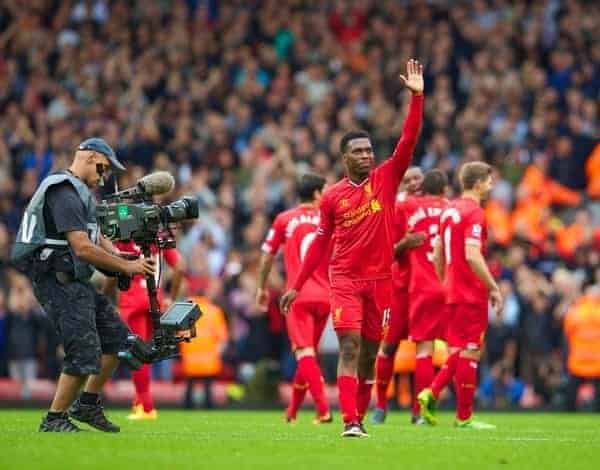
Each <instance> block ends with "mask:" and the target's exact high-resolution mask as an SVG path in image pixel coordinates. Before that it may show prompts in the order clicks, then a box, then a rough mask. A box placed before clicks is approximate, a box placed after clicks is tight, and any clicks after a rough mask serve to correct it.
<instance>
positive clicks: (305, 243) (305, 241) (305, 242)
mask: <svg viewBox="0 0 600 470" xmlns="http://www.w3.org/2000/svg"><path fill="white" fill-rule="evenodd" d="M316 236H317V233H316V232H311V233H307V234H306V235H304V238H302V241H301V242H300V261H304V257H305V256H306V252H307V251H308V247H309V246H310V244H311V243H312V242H313V240H314V239H315V237H316Z"/></svg>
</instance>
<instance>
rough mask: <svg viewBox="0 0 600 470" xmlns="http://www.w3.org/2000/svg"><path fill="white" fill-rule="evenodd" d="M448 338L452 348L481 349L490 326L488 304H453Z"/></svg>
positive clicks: (450, 307)
mask: <svg viewBox="0 0 600 470" xmlns="http://www.w3.org/2000/svg"><path fill="white" fill-rule="evenodd" d="M448 308H449V318H450V320H449V322H448V330H447V332H446V338H447V341H448V345H449V346H450V347H451V348H461V349H480V348H481V345H482V344H483V339H484V337H485V331H486V330H487V326H488V306H487V304H451V305H448Z"/></svg>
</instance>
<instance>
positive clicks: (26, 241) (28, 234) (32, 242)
mask: <svg viewBox="0 0 600 470" xmlns="http://www.w3.org/2000/svg"><path fill="white" fill-rule="evenodd" d="M64 181H69V182H70V183H71V184H72V185H73V187H74V188H75V190H76V191H77V194H79V197H80V198H81V200H82V202H83V205H84V207H85V214H86V221H87V231H88V235H89V237H90V240H91V241H92V242H93V243H97V242H98V223H97V222H96V200H95V198H94V195H93V194H92V193H91V192H90V190H89V188H88V187H87V186H86V184H85V183H84V182H83V181H81V180H80V179H79V178H77V177H76V176H73V175H72V174H70V173H67V172H58V173H54V174H51V175H49V176H47V177H46V178H44V180H43V181H42V183H41V184H40V187H39V188H38V189H37V190H36V192H35V194H34V195H33V197H32V198H31V201H29V204H28V205H27V208H26V209H25V213H24V214H23V220H22V221H21V226H20V227H19V233H18V234H17V238H16V240H15V244H14V245H13V247H12V251H11V261H12V262H13V264H14V265H15V266H16V267H17V268H19V269H21V270H30V269H32V268H34V269H35V267H34V263H38V262H44V261H46V260H49V259H51V256H52V253H53V252H54V251H62V252H63V253H65V252H67V251H68V252H69V254H70V256H71V260H72V265H73V270H74V272H73V274H74V276H75V279H79V280H82V281H85V280H88V279H89V278H90V277H91V276H92V273H93V272H94V267H93V266H92V265H91V264H89V263H85V262H83V261H81V260H80V259H79V258H77V256H75V253H73V250H72V249H71V247H70V246H69V242H68V241H67V240H66V238H64V237H63V238H49V237H48V235H47V233H46V222H45V220H44V204H45V202H46V191H48V188H50V187H51V186H55V185H57V184H60V183H63V182H64ZM44 249H47V250H44ZM50 269H51V270H55V269H52V268H50Z"/></svg>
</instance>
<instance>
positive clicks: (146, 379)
mask: <svg viewBox="0 0 600 470" xmlns="http://www.w3.org/2000/svg"><path fill="white" fill-rule="evenodd" d="M132 375H133V385H134V386H135V394H136V401H137V402H138V403H141V404H142V406H143V407H144V411H145V412H148V411H152V410H153V409H154V401H153V400H152V393H151V392H150V365H149V364H144V365H143V366H142V368H141V369H140V370H136V371H134V372H133V374H132Z"/></svg>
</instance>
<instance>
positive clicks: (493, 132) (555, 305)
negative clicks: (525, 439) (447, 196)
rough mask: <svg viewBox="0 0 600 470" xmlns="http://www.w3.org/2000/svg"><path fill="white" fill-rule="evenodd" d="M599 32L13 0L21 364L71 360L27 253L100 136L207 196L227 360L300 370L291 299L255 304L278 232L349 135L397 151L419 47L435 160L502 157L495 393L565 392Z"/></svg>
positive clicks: (509, 23)
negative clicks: (408, 68) (271, 233)
mask: <svg viewBox="0 0 600 470" xmlns="http://www.w3.org/2000/svg"><path fill="white" fill-rule="evenodd" d="M450 5H451V6H452V7H451V8H450ZM598 30H600V4H598V2H594V1H583V0H569V1H562V2H561V1H558V0H547V1H538V2H530V1H524V0H516V1H510V0H487V1H486V0H475V1H473V2H460V1H459V2H450V1H443V0H440V1H433V0H432V1H416V0H415V1H406V2H397V1H392V0H385V1H368V0H362V1H351V0H348V1H319V0H306V1H300V0H297V1H296V0H276V1H275V0H265V1H258V0H255V1H241V0H240V1H218V0H206V1H202V0H187V1H184V0H163V1H158V0H157V1H141V0H140V1H131V2H130V1H125V0H83V1H77V0H74V1H53V0H31V1H29V2H26V4H23V2H20V1H18V0H5V1H3V2H2V4H1V5H0V376H7V375H9V374H10V375H11V376H13V377H19V376H23V377H26V376H27V377H31V376H40V377H55V376H56V375H57V373H58V371H59V367H60V355H59V349H58V348H57V344H56V339H55V337H54V335H53V333H52V328H51V327H50V326H49V324H48V321H47V320H46V319H45V317H44V314H43V312H41V311H40V310H39V308H38V307H36V304H35V299H34V298H33V295H32V293H31V287H30V286H29V285H28V282H27V281H26V280H25V278H23V277H22V276H20V275H19V274H17V273H16V272H15V271H14V270H12V269H11V268H10V266H9V264H8V253H9V249H10V244H11V242H12V240H13V238H14V235H15V233H16V230H17V228H18V224H19V222H20V217H21V215H22V213H23V209H24V206H25V204H26V203H27V201H28V199H29V197H30V196H31V195H32V194H33V192H34V190H35V188H36V186H37V184H38V182H39V181H40V180H41V179H43V178H44V177H45V176H46V175H47V174H48V172H49V171H51V169H52V168H60V167H64V166H65V165H66V162H67V161H68V160H69V157H70V156H71V155H72V153H73V151H74V149H75V147H76V145H77V144H78V143H79V142H80V141H81V139H82V138H83V137H85V136H92V135H99V136H103V137H104V138H106V140H107V141H109V142H110V143H111V145H113V146H114V147H115V149H116V150H117V153H118V155H119V158H120V159H121V161H124V162H125V163H126V165H127V167H128V172H127V173H126V174H125V175H124V176H123V177H122V178H121V181H120V186H121V187H127V186H131V185H132V184H133V183H134V182H135V181H136V179H137V178H138V177H140V176H142V175H144V174H146V173H148V172H149V171H151V170H154V169H162V170H168V171H170V172H172V173H173V174H174V175H175V176H176V179H177V192H176V194H174V195H173V197H175V196H178V195H181V194H195V195H196V196H198V197H199V199H200V201H201V205H202V211H201V216H200V218H199V220H198V221H197V222H196V223H194V224H193V225H187V226H185V227H184V228H183V229H182V230H181V231H180V233H179V234H178V235H179V249H180V251H181V252H182V253H183V254H184V256H185V258H186V260H187V262H188V272H187V275H186V277H187V289H188V294H189V295H190V296H192V295H203V296H205V297H207V298H208V299H210V301H211V302H212V303H214V304H217V305H219V306H221V307H222V310H223V311H224V312H225V315H226V320H227V329H228V331H229V334H228V342H227V345H226V346H225V347H224V348H223V351H222V357H223V360H224V364H225V367H224V370H223V372H222V375H223V376H225V377H228V378H230V379H232V378H235V379H239V380H245V379H246V378H247V376H248V374H247V373H246V371H248V370H252V367H250V368H249V367H248V366H249V365H256V364H257V363H259V362H260V361H263V360H265V359H274V360H276V361H279V362H280V363H281V364H282V371H283V375H284V377H287V378H289V377H290V376H291V371H290V369H291V368H292V367H293V359H292V358H291V355H290V353H289V347H288V345H287V342H286V339H285V331H284V322H283V321H282V317H281V314H280V313H279V311H278V307H277V304H276V298H277V295H272V296H271V298H272V302H271V306H270V308H269V309H268V311H267V312H263V311H260V309H259V308H258V307H257V306H256V305H255V303H254V293H255V288H256V269H257V263H258V259H259V256H260V245H261V242H262V240H263V238H264V236H265V234H266V231H267V229H268V226H269V223H270V221H271V220H272V219H273V217H274V216H275V215H276V214H277V213H278V212H280V211H281V210H283V209H285V208H288V207H290V206H291V205H292V204H293V203H294V201H295V195H294V181H295V177H296V175H297V174H299V173H300V172H302V171H306V170H312V171H314V172H317V173H319V174H322V175H325V176H326V177H327V179H328V181H330V182H333V181H335V180H336V179H337V178H338V177H339V175H340V174H341V173H342V166H341V161H340V158H339V154H338V145H339V139H340V136H341V134H343V133H344V132H345V131H348V130H350V129H354V128H364V129H367V130H368V131H370V132H371V135H372V138H373V143H374V145H375V149H376V155H377V156H378V157H379V158H384V157H385V156H387V155H388V154H389V152H390V151H391V149H392V146H393V145H394V143H395V141H396V139H397V137H398V133H399V131H400V126H401V123H402V121H403V117H404V116H403V110H404V109H405V108H406V103H407V98H408V96H407V93H406V92H405V91H403V90H402V89H401V87H400V84H399V83H400V82H399V80H398V75H399V74H400V73H401V70H402V67H403V64H404V63H405V62H406V60H407V59H408V58H409V57H418V58H419V60H420V61H421V62H422V63H424V64H425V73H426V77H425V84H426V91H425V93H426V96H427V98H426V110H425V123H424V126H423V131H422V134H421V137H420V140H419V144H418V146H417V149H416V151H415V154H414V164H416V165H419V166H421V167H422V168H423V169H424V170H426V169H430V168H434V167H437V168H440V169H443V170H445V171H446V172H447V173H448V175H449V177H450V180H451V181H453V182H455V173H456V170H457V168H458V167H459V166H460V164H461V163H463V162H466V161H473V160H484V161H487V162H488V163H491V164H493V165H494V167H495V169H496V175H495V178H496V186H495V189H494V192H493V196H492V199H491V200H490V201H489V202H488V203H487V205H486V215H487V216H488V221H489V225H490V229H491V242H492V243H491V248H490V250H489V259H490V262H491V265H492V267H493V269H494V273H495V275H496V276H497V277H498V278H499V279H501V286H502V290H503V291H504V294H505V298H506V308H505V312H504V315H503V316H502V317H501V318H497V319H496V318H494V319H493V320H492V321H491V324H490V328H489V332H488V340H487V351H486V359H485V361H484V365H485V367H484V371H483V378H482V386H481V390H480V398H481V399H482V400H483V401H484V402H486V403H487V404H488V405H490V406H503V405H508V404H510V405H517V404H521V405H523V406H538V405H558V404H560V403H559V402H560V401H561V397H562V398H564V395H565V393H566V389H567V382H568V380H567V377H568V375H569V374H568V371H567V368H566V364H567V351H568V350H567V347H566V346H567V336H568V335H565V330H564V328H563V323H564V319H565V317H566V316H567V315H568V314H572V313H573V312H574V311H577V310H578V309H583V308H587V309H589V311H590V312H591V315H592V316H593V315H595V316H598V315H600V144H599V143H598V136H599V126H598V124H599V120H598V112H599V109H598V102H599V101H598V98H599V97H600V37H599V36H598V33H597V31H598ZM274 274H276V273H274ZM283 275H284V273H283V272H281V267H280V268H279V273H278V275H275V276H272V289H273V293H274V294H277V292H281V290H282V288H283ZM569 331H571V330H569ZM597 342H598V343H600V339H598V340H597ZM596 348H597V349H596V354H597V357H596V358H595V359H594V360H595V361H597V362H598V363H600V344H597V346H596ZM598 369H599V370H598V376H600V366H599V367H598ZM571 372H573V371H571Z"/></svg>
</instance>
